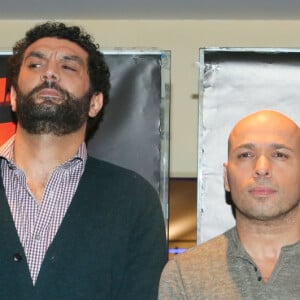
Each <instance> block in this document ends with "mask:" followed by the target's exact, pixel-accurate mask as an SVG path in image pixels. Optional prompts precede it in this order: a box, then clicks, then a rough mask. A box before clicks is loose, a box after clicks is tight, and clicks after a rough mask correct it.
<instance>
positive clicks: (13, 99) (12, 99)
mask: <svg viewBox="0 0 300 300" xmlns="http://www.w3.org/2000/svg"><path fill="white" fill-rule="evenodd" d="M16 99H17V93H16V89H15V88H14V87H13V86H11V87H10V106H11V110H12V111H13V112H16V111H17V102H16Z"/></svg>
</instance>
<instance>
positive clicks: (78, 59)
mask: <svg viewBox="0 0 300 300" xmlns="http://www.w3.org/2000/svg"><path fill="white" fill-rule="evenodd" d="M30 57H37V58H42V59H44V58H46V55H45V54H44V53H43V52H41V51H32V52H30V53H29V54H28V55H27V56H26V57H25V59H24V61H25V60H26V59H28V58H30ZM62 60H66V61H75V62H78V63H79V64H81V65H85V63H84V60H83V59H82V58H81V57H79V56H77V55H63V56H62Z"/></svg>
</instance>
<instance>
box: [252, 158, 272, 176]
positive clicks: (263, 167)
mask: <svg viewBox="0 0 300 300" xmlns="http://www.w3.org/2000/svg"><path fill="white" fill-rule="evenodd" d="M270 168H271V166H270V162H269V160H268V158H267V157H266V156H264V155H260V156H259V157H258V158H257V160H256V164H255V170H254V177H268V176H270V175H271V169H270Z"/></svg>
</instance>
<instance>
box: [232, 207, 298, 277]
mask: <svg viewBox="0 0 300 300" xmlns="http://www.w3.org/2000/svg"><path fill="white" fill-rule="evenodd" d="M236 221H237V222H236V224H237V232H238V236H239V239H240V241H241V243H242V245H243V246H244V248H245V249H246V251H247V252H248V254H249V255H250V256H251V258H252V259H253V261H254V262H255V263H256V265H257V266H258V268H259V269H260V271H261V274H262V276H263V278H264V280H265V281H267V280H268V278H269V277H270V276H271V274H272V272H273V270H274V267H275V265H276V263H277V261H278V259H279V256H280V253H281V248H282V247H284V246H286V245H291V244H294V243H296V242H297V241H299V240H300V206H298V207H296V208H295V209H294V210H293V211H291V212H290V213H289V214H288V215H286V216H285V217H282V218H281V219H280V220H272V221H259V220H253V219H251V220H250V219H247V218H246V217H244V216H241V215H240V214H239V213H237V215H236Z"/></svg>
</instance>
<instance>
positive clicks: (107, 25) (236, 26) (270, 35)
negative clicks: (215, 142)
mask: <svg viewBox="0 0 300 300" xmlns="http://www.w3.org/2000/svg"><path fill="white" fill-rule="evenodd" d="M64 21H66V22H67V23H70V24H79V25H82V26H84V27H85V28H86V30H87V31H89V32H91V33H92V34H93V35H94V37H95V39H96V41H97V42H98V43H99V44H100V45H101V46H102V48H104V49H112V48H116V47H121V48H133V47H137V48H158V49H163V50H171V68H172V71H171V83H172V96H171V140H170V155H171V157H170V176H171V177H196V175H197V135H198V133H197V130H198V123H197V122H198V100H197V97H198V67H197V64H196V62H198V60H199V48H202V47H280V48H282V47H284V48H285V47H296V48H297V47H299V48H300V37H299V32H300V20H299V21H297V20H295V21H248V20H245V21H234V20H232V21H215V20H209V21H197V20H195V21H181V20H178V21H177V20H172V21H148V20H147V21H144V20H140V21H127V20H105V21H102V20H76V21H72V20H71V21H70V20H64ZM39 22H40V21H15V20H11V21H7V20H5V21H1V20H0V50H10V49H11V47H12V46H13V44H14V42H15V41H16V40H18V39H20V38H22V37H23V34H24V32H25V31H26V30H27V29H29V28H30V27H32V25H34V24H35V23H39Z"/></svg>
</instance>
